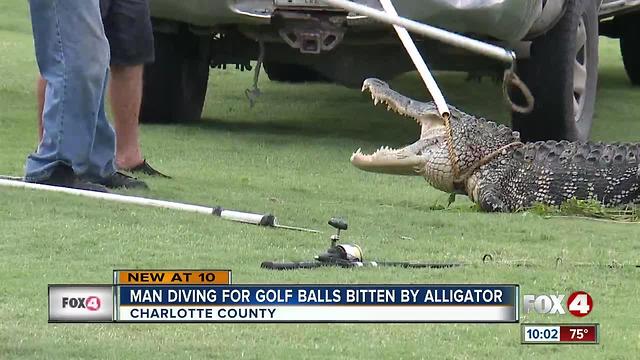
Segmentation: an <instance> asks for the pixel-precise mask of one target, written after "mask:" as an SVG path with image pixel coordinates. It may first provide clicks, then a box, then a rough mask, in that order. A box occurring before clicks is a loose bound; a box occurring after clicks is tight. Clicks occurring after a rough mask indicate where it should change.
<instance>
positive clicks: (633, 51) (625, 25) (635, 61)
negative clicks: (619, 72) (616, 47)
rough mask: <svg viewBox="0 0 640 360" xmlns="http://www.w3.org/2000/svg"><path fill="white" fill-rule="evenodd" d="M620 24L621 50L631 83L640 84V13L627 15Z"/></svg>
mask: <svg viewBox="0 0 640 360" xmlns="http://www.w3.org/2000/svg"><path fill="white" fill-rule="evenodd" d="M620 20H621V26H620V30H621V31H620V52H621V53H622V61H623V62H624V69H625V70H626V71H627V76H629V80H631V84H633V85H636V86H640V23H639V22H640V15H638V14H633V15H626V16H624V17H623V18H621V19H620Z"/></svg>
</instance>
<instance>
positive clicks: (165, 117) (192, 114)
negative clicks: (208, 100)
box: [140, 29, 211, 124]
mask: <svg viewBox="0 0 640 360" xmlns="http://www.w3.org/2000/svg"><path fill="white" fill-rule="evenodd" d="M154 41H155V62H154V63H152V64H148V65H146V66H145V69H144V81H143V90H142V106H141V108H140V122H143V123H165V124H170V123H185V122H193V121H197V120H199V119H200V117H201V115H202V108H203V106H204V100H205V97H206V94H207V83H208V80H209V59H210V53H209V52H210V46H211V45H210V39H209V37H207V36H198V35H195V34H193V33H191V32H189V31H188V30H186V29H183V30H181V31H180V32H178V33H161V32H155V33H154Z"/></svg>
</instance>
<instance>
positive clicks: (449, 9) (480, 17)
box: [150, 0, 543, 42]
mask: <svg viewBox="0 0 640 360" xmlns="http://www.w3.org/2000/svg"><path fill="white" fill-rule="evenodd" d="M357 2H359V3H362V4H365V5H368V6H371V7H375V8H378V9H381V6H380V3H379V1H377V0H358V1H357ZM150 3H151V13H152V16H154V17H158V18H164V19H169V20H177V21H181V22H186V23H189V24H193V25H197V26H222V25H241V24H242V25H251V24H253V25H260V24H270V23H271V19H272V17H273V15H274V13H275V12H276V10H277V9H276V8H275V6H274V1H273V0H180V1H175V0H151V1H150ZM542 4H543V0H527V1H524V0H395V1H394V5H395V6H396V8H397V10H398V13H399V14H400V15H402V16H406V17H409V18H411V19H413V20H417V21H420V22H424V23H427V24H429V25H433V26H437V27H441V28H444V29H447V30H450V31H454V32H458V33H465V34H473V35H475V36H476V37H481V38H493V39H496V40H501V41H506V42H510V41H518V40H522V39H523V38H525V37H526V35H527V34H528V33H529V32H530V31H531V29H532V27H533V26H534V23H535V22H536V20H538V19H539V17H540V15H541V14H542ZM348 23H349V25H350V26H353V27H360V26H366V27H368V28H370V27H374V28H375V27H378V28H380V27H384V26H386V25H382V24H378V23H374V22H372V21H371V20H370V19H367V18H365V17H361V16H357V15H356V14H350V16H348Z"/></svg>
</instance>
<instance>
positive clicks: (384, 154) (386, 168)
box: [351, 147, 425, 175]
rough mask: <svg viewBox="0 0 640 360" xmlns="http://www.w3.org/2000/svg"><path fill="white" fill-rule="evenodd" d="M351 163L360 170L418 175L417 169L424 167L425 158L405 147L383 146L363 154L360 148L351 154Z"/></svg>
mask: <svg viewBox="0 0 640 360" xmlns="http://www.w3.org/2000/svg"><path fill="white" fill-rule="evenodd" d="M351 164H353V166H355V167H357V168H358V169H360V170H364V171H369V172H376V173H383V174H393V175H418V172H417V170H416V169H419V168H421V167H424V164H425V159H424V158H423V157H422V156H420V155H417V154H414V153H411V152H409V151H407V150H406V148H405V149H399V150H396V149H391V148H389V147H381V148H380V149H378V150H377V151H376V152H375V153H373V154H363V153H362V152H361V151H360V149H358V150H357V151H356V152H355V153H353V155H351Z"/></svg>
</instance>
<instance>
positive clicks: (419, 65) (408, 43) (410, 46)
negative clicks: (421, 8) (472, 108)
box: [380, 0, 449, 118]
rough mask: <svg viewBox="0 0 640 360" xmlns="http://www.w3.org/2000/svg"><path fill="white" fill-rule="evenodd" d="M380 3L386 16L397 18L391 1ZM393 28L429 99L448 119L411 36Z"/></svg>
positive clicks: (447, 110) (436, 88)
mask: <svg viewBox="0 0 640 360" xmlns="http://www.w3.org/2000/svg"><path fill="white" fill-rule="evenodd" d="M380 3H381V4H382V7H383V8H384V10H385V11H386V12H387V14H390V15H392V16H396V17H397V16H398V12H397V11H396V8H395V7H394V6H393V3H392V2H391V0H380ZM393 27H394V29H396V32H397V33H398V37H400V40H401V41H402V44H403V45H404V47H405V49H407V53H409V56H410V57H411V60H412V61H413V64H414V65H415V66H416V69H418V73H420V77H422V81H424V84H425V85H426V86H427V90H429V93H430V94H431V97H433V101H434V102H435V103H436V107H437V108H438V112H439V113H440V116H442V117H443V118H445V117H449V106H448V105H447V101H446V100H445V99H444V96H443V95H442V92H441V91H440V88H439V87H438V84H437V83H436V80H435V79H434V78H433V76H432V75H431V71H429V67H428V66H427V64H426V63H425V61H424V59H423V58H422V55H420V52H419V51H418V48H417V47H416V44H415V43H414V42H413V39H412V38H411V35H409V32H408V31H407V29H405V28H403V27H401V26H398V25H393Z"/></svg>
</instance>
